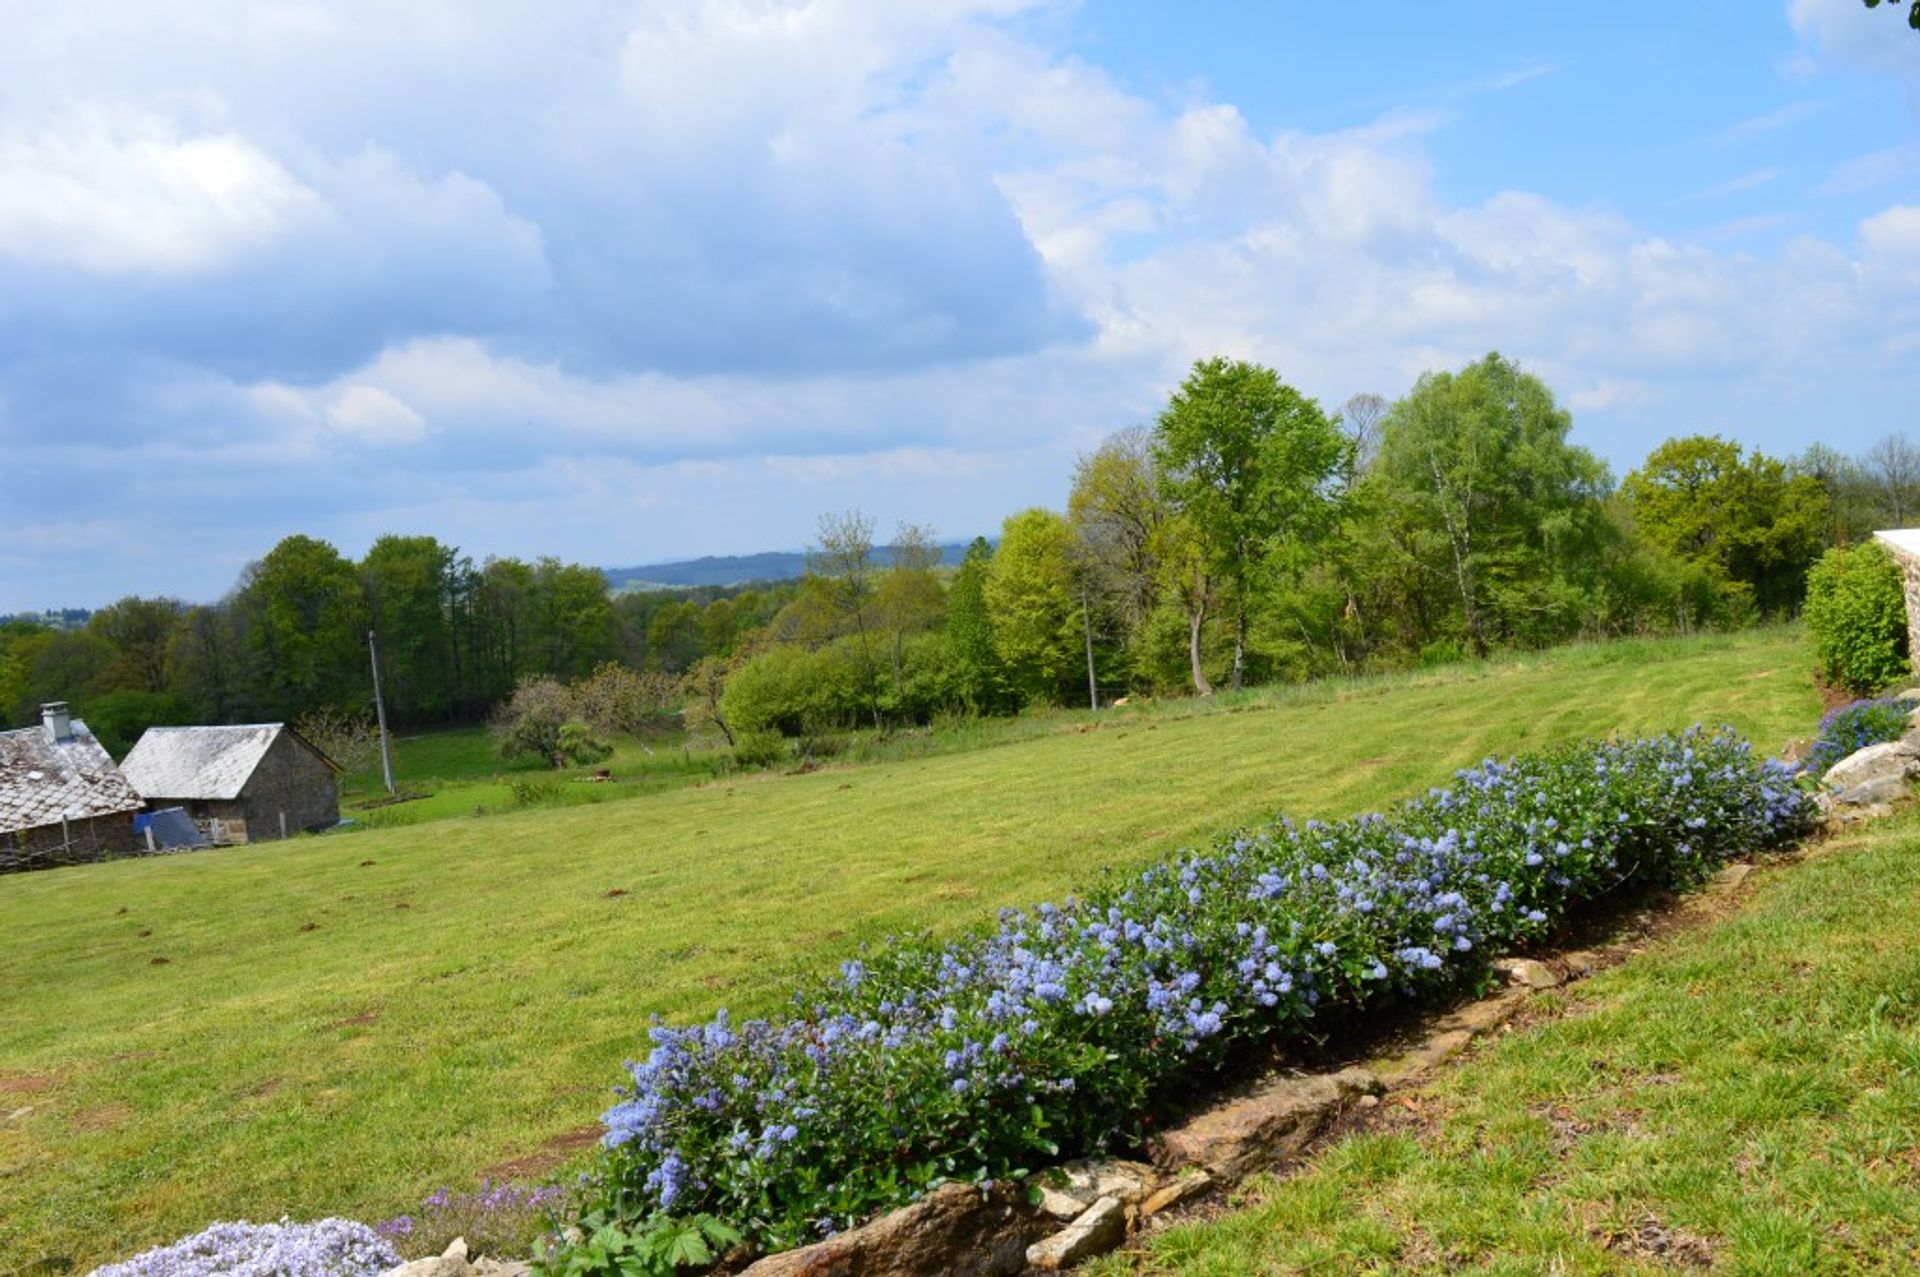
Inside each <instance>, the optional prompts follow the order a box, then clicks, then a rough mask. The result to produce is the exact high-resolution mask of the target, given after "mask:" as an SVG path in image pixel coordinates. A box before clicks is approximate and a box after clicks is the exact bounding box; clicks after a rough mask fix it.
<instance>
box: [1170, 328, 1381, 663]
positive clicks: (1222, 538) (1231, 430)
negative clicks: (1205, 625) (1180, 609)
mask: <svg viewBox="0 0 1920 1277" xmlns="http://www.w3.org/2000/svg"><path fill="white" fill-rule="evenodd" d="M1343 451H1344V449H1343V445H1342V441H1341V438H1340V434H1339V431H1338V430H1337V429H1336V428H1335V427H1334V425H1333V423H1332V422H1331V421H1329V420H1328V418H1327V416H1326V414H1325V413H1323V412H1321V411H1320V406H1319V405H1318V404H1317V403H1315V402H1314V401H1313V400H1312V399H1309V398H1308V397H1307V396H1305V395H1303V394H1301V393H1300V392H1299V391H1298V390H1296V389H1294V388H1293V387H1292V386H1289V385H1288V384H1287V383H1286V382H1284V381H1282V380H1280V377H1279V375H1278V374H1277V373H1275V372H1274V371H1273V369H1271V368H1267V367H1264V366H1262V365H1259V364H1251V363H1245V362H1242V361H1240V360H1233V359H1208V360H1202V361H1200V362H1198V363H1196V364H1194V366H1193V371H1192V372H1191V373H1189V374H1188V376H1187V379H1186V380H1185V381H1184V382H1182V383H1181V384H1180V388H1179V389H1178V390H1176V391H1175V392H1174V394H1173V397H1172V399H1171V400H1169V401H1168V404H1167V407H1166V410H1165V411H1163V412H1162V413H1161V414H1160V419H1159V422H1158V424H1157V425H1156V427H1155V431H1154V458H1155V460H1156V461H1157V463H1158V465H1159V474H1160V483H1161V487H1162V489H1163V490H1164V491H1165V493H1166V495H1167V496H1168V498H1169V499H1170V500H1171V501H1172V502H1173V504H1174V505H1175V506H1176V507H1178V508H1179V509H1180V511H1181V512H1182V514H1183V515H1184V516H1185V517H1186V519H1187V520H1188V522H1189V523H1190V524H1191V526H1192V530H1193V535H1194V538H1195V541H1196V543H1197V545H1198V547H1199V550H1200V553H1201V555H1202V556H1203V557H1204V559H1205V561H1206V565H1207V570H1208V574H1209V575H1210V576H1211V577H1212V578H1213V579H1214V580H1216V581H1218V582H1219V583H1220V587H1221V592H1222V595H1223V601H1224V604H1225V606H1226V608H1227V611H1228V614H1229V616H1230V617H1231V619H1232V624H1233V672H1232V675H1231V682H1232V686H1234V687H1235V688H1238V687H1239V686H1240V685H1241V683H1242V681H1243V677H1244V671H1245V666H1246V646H1247V619H1248V615H1249V613H1250V611H1251V609H1252V608H1253V606H1254V603H1255V600H1256V598H1257V597H1258V595H1259V593H1260V591H1261V588H1262V587H1263V585H1265V584H1266V582H1267V581H1268V580H1270V579H1271V578H1272V577H1273V576H1274V574H1275V573H1276V572H1278V573H1282V574H1286V573H1291V572H1293V571H1296V570H1297V569H1298V567H1299V565H1300V563H1301V562H1302V561H1303V559H1304V552H1305V550H1306V548H1307V547H1308V546H1309V545H1310V544H1311V542H1312V541H1313V540H1314V538H1315V537H1316V536H1317V535H1318V534H1319V533H1321V532H1322V531H1324V530H1325V528H1326V527H1327V526H1328V525H1329V522H1330V518H1331V513H1332V502H1331V499H1330V498H1331V496H1332V493H1331V490H1330V480H1331V479H1332V478H1333V477H1334V475H1335V473H1336V471H1337V470H1338V468H1339V466H1340V463H1341V457H1342V454H1343ZM1193 657H1194V664H1195V666H1196V667H1198V665H1199V630H1198V627H1197V626H1196V627H1195V630H1194V651H1193Z"/></svg>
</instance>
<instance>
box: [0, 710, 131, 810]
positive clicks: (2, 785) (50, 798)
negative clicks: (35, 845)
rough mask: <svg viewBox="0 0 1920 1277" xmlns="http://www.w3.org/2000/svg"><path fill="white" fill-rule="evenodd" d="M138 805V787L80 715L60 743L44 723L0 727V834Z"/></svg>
mask: <svg viewBox="0 0 1920 1277" xmlns="http://www.w3.org/2000/svg"><path fill="white" fill-rule="evenodd" d="M139 807H140V795H139V793H138V792H137V791H136V790H135V789H134V788H133V786H132V785H130V784H128V783H127V778H126V777H125V776H124V775H123V774H122V773H121V771H120V769H119V768H117V767H115V766H114V765H113V759H111V758H109V757H108V756H107V751H106V750H104V749H102V748H101V747H100V742H99V741H97V740H95V739H94V738H93V733H92V732H90V731H88V730H87V725H86V724H85V723H83V722H81V721H80V720H79V719H77V718H76V719H74V720H73V739H72V740H70V741H66V742H64V743H62V742H58V741H55V740H54V739H53V733H52V732H51V731H49V730H47V727H46V725H45V724H44V723H43V724H41V725H40V726H37V727H23V728H21V729H20V730H19V731H15V732H0V834H4V833H13V832H14V831H16V830H21V829H38V828H39V827H40V826H42V825H57V824H59V823H60V818H61V817H62V816H65V817H67V818H69V819H71V820H88V819H91V818H93V817H95V816H111V815H114V814H115V813H117V812H123V811H136V810H138V809H139Z"/></svg>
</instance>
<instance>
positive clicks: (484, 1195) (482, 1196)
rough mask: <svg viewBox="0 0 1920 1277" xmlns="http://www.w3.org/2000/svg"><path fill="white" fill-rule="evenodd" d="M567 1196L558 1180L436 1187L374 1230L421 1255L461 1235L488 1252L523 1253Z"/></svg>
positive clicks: (478, 1249)
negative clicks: (410, 1209) (535, 1183)
mask: <svg viewBox="0 0 1920 1277" xmlns="http://www.w3.org/2000/svg"><path fill="white" fill-rule="evenodd" d="M566 1199H567V1190H566V1189H565V1188H563V1187H561V1186H560V1185H557V1184H546V1185H541V1186H538V1187H535V1186H531V1185H525V1184H512V1183H500V1184H496V1183H494V1182H493V1181H492V1180H481V1181H480V1186H479V1187H478V1188H476V1189H474V1190H472V1191H470V1192H455V1191H454V1190H453V1189H450V1188H438V1189H435V1190H434V1191H433V1192H432V1193H430V1194H428V1195H427V1197H426V1198H425V1199H423V1200H422V1201H421V1203H420V1207H419V1209H418V1210H417V1211H415V1212H414V1213H413V1214H411V1215H396V1216H394V1217H393V1218H392V1219H389V1220H386V1221H385V1222H383V1223H381V1224H378V1225H375V1231H377V1232H379V1233H380V1234H381V1235H382V1236H384V1237H388V1238H391V1239H393V1241H394V1242H395V1243H396V1244H398V1245H399V1247H400V1248H401V1249H402V1250H403V1251H405V1252H407V1253H408V1254H409V1255H413V1256H416V1257H421V1256H426V1255H437V1254H439V1253H440V1252H441V1251H442V1250H443V1249H444V1248H445V1247H446V1245H447V1243H449V1242H451V1241H452V1240H453V1239H454V1238H456V1237H461V1238H465V1239H466V1241H467V1244H468V1245H469V1246H470V1247H471V1248H472V1249H474V1250H475V1251H479V1252H481V1253H485V1254H495V1253H501V1252H506V1253H516V1254H517V1253H523V1252H525V1251H526V1249H527V1248H528V1246H529V1245H530V1243H531V1242H532V1241H533V1240H534V1239H535V1238H536V1237H538V1236H540V1235H541V1234H542V1233H544V1232H545V1231H547V1226H548V1224H549V1222H550V1220H551V1217H552V1214H553V1212H555V1211H557V1210H558V1209H559V1208H560V1207H561V1206H562V1205H563V1204H564V1203H565V1201H566Z"/></svg>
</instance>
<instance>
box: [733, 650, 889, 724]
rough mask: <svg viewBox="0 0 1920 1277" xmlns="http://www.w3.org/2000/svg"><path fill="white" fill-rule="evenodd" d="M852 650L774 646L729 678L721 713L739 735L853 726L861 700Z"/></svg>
mask: <svg viewBox="0 0 1920 1277" xmlns="http://www.w3.org/2000/svg"><path fill="white" fill-rule="evenodd" d="M855 683H856V679H855V671H854V665H853V664H852V662H851V661H850V659H849V656H848V653H847V651H845V650H843V649H842V648H840V647H837V646H836V647H824V648H821V649H819V650H818V651H809V650H807V649H806V648H803V647H771V648H768V649H767V650H766V651H764V652H761V653H760V654H759V655H757V656H755V657H754V658H753V659H751V660H749V661H748V662H747V663H746V664H744V665H742V666H741V667H740V668H739V669H737V670H735V671H734V673H733V676H732V677H731V678H729V679H728V680H727V684H726V691H725V692H724V693H722V694H721V697H720V712H721V714H722V715H723V716H724V717H725V719H726V721H727V722H728V723H730V724H731V725H732V727H733V730H734V732H735V734H736V735H745V734H747V733H750V732H778V733H779V734H781V735H783V736H798V735H800V734H801V733H802V732H804V731H807V730H809V729H813V730H821V729H825V728H829V727H834V726H839V725H844V724H846V723H848V722H851V721H852V719H853V716H854V714H855V713H856V712H858V707H859V705H860V704H861V697H860V696H859V694H858V693H857V691H856V690H855Z"/></svg>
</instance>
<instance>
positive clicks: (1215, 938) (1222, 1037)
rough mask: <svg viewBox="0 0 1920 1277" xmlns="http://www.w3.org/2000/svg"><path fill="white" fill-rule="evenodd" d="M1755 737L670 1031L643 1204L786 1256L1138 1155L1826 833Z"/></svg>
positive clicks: (1515, 775)
mask: <svg viewBox="0 0 1920 1277" xmlns="http://www.w3.org/2000/svg"><path fill="white" fill-rule="evenodd" d="M1808 820H1809V804H1808V802H1807V799H1806V795H1805V794H1804V793H1802V792H1801V791H1800V790H1799V789H1798V788H1796V786H1795V785H1794V783H1793V777H1792V774H1791V772H1790V771H1789V770H1788V769H1786V768H1784V767H1782V766H1780V765H1779V764H1776V763H1771V762H1770V763H1766V764H1758V765H1757V764H1756V763H1755V762H1754V760H1753V758H1752V756H1751V751H1750V749H1749V747H1748V746H1747V744H1746V743H1745V742H1744V741H1742V740H1740V739H1739V738H1738V737H1736V736H1734V735H1733V734H1732V733H1731V732H1728V731H1724V730H1722V731H1719V732H1712V733H1709V732H1705V731H1702V730H1700V729H1698V728H1696V729H1694V730H1692V731H1690V732H1687V733H1684V734H1681V735H1676V736H1667V737H1660V738H1656V739H1650V740H1638V741H1607V742H1595V743H1589V744H1585V745H1581V746H1578V747H1572V748H1567V749H1562V750H1558V751H1555V752H1551V753H1547V754H1543V755H1538V756H1534V757H1530V758H1524V759H1518V760H1505V761H1500V760H1495V761H1488V762H1486V763H1483V764H1481V765H1480V766H1478V767H1475V768H1472V769H1469V770H1466V771H1462V772H1460V773H1458V774H1457V775H1456V777H1455V778H1454V781H1453V782H1452V783H1451V784H1450V785H1447V786H1444V787H1442V788H1437V789H1434V790H1432V791H1430V792H1429V793H1427V794H1426V795H1424V796H1422V797H1420V798H1418V799H1415V800H1413V801H1410V802H1407V803H1404V804H1401V805H1400V806H1398V807H1396V808H1395V809H1393V810H1392V811H1391V812H1390V813H1388V814H1386V815H1367V816H1361V817H1357V818H1354V819H1350V820H1343V821H1336V822H1333V823H1324V824H1323V823H1319V822H1310V823H1308V824H1306V825H1303V826H1297V827H1296V826H1295V825H1293V824H1291V823H1289V822H1287V821H1285V820H1281V821H1278V822H1276V823H1274V824H1273V825H1271V826H1269V827H1267V828H1264V829H1260V830H1255V831H1249V832H1246V833H1243V834H1240V835H1238V836H1235V837H1231V838H1228V839H1226V840H1223V841H1222V842H1221V843H1220V844H1218V845H1217V846H1216V847H1214V848H1213V849H1212V850H1211V851H1210V852H1208V853H1206V854H1196V853H1191V852H1183V853H1181V854H1179V855H1177V856H1175V857H1173V858H1171V859H1169V860H1166V861H1164V862H1162V863H1159V864H1156V865H1154V866H1153V867H1151V868H1149V869H1147V870H1145V871H1144V872H1140V873H1138V874H1134V875H1125V876H1122V875H1110V876H1109V877H1108V878H1106V879H1105V880H1103V881H1102V882H1100V883H1099V884H1097V885H1096V886H1095V887H1094V888H1093V889H1092V890H1090V891H1089V892H1088V893H1087V894H1086V895H1085V896H1084V897H1083V898H1081V899H1079V900H1069V901H1068V902H1067V903H1066V904H1065V905H1062V906H1055V905H1051V904H1043V905H1040V906H1038V907H1036V908H1034V909H1032V910H1009V911H1007V912H1005V913H1003V914H1002V915H1001V917H1000V920H999V924H998V926H997V927H995V928H993V929H991V930H988V931H983V932H979V933H974V934H969V935H966V936H963V937H962V938H960V939H958V940H953V941H949V942H945V943H936V942H933V941H931V940H918V941H907V942H901V943H894V944H890V945H887V946H884V947H882V948H880V949H879V950H877V951H875V952H872V953H865V954H863V955H862V957H861V958H860V959H858V960H855V961H850V962H848V963H846V964H845V966H844V967H843V968H842V970H841V973H840V976H839V978H838V979H836V980H833V981H830V982H826V983H823V984H821V985H819V986H816V987H813V988H810V989H806V990H803V991H802V992H801V993H800V994H799V995H798V997H797V999H796V1008H795V1011H794V1013H793V1014H792V1015H791V1016H790V1017H789V1018H786V1019H783V1020H778V1021H765V1020H756V1021H752V1022H750V1023H746V1024H741V1025H737V1026H736V1025H735V1024H734V1023H733V1022H732V1021H731V1020H730V1019H729V1018H728V1017H727V1015H726V1013H725V1012H722V1013H720V1014H719V1015H718V1016H716V1017H715V1018H714V1019H713V1020H712V1021H711V1022H710V1023H707V1024H703V1025H696V1026H693V1027H690V1028H685V1029H675V1028H670V1027H666V1026H663V1025H656V1026H655V1027H654V1028H653V1030H652V1039H653V1043H654V1046H653V1050H652V1053H651V1054H650V1055H649V1056H648V1057H647V1059H646V1060H645V1061H643V1062H641V1063H637V1064H632V1065H630V1066H629V1069H630V1072H631V1076H632V1085H631V1088H630V1089H627V1090H625V1091H623V1092H622V1099H621V1102H620V1103H618V1104H617V1105H616V1106H615V1107H614V1108H612V1109H611V1110H610V1111H608V1112H607V1114H606V1115H605V1117H604V1121H605V1123H606V1126H607V1135H606V1138H605V1145H606V1150H607V1151H606V1163H605V1165H604V1166H603V1172H604V1176H605V1181H606V1182H607V1183H608V1184H609V1185H611V1186H612V1187H611V1191H610V1200H611V1203H612V1204H613V1205H614V1206H615V1208H616V1209H617V1210H620V1211H623V1212H624V1213H626V1214H628V1215H630V1216H633V1217H640V1216H646V1215H650V1214H652V1213H653V1212H655V1211H664V1212H669V1213H672V1214H684V1213H691V1212H696V1211H709V1212H712V1213H714V1214H716V1215H719V1216H720V1217H722V1218H725V1219H727V1220H729V1221H731V1222H732V1223H734V1224H735V1225H736V1226H738V1227H740V1228H741V1229H742V1230H743V1231H745V1232H747V1233H748V1234H749V1235H750V1236H753V1237H754V1238H755V1239H756V1240H757V1241H759V1242H761V1243H763V1244H770V1245H787V1244H793V1243H797V1242H799V1241H802V1240H805V1239H807V1238H809V1237H811V1236H814V1235H818V1234H819V1233H822V1232H830V1231H832V1230H833V1229H835V1228H839V1227H845V1226H847V1225H848V1224H850V1223H852V1222H855V1221H857V1220H858V1219H860V1218H862V1217H864V1216H865V1215H867V1214H869V1213H871V1212H872V1211H873V1210H875V1209H879V1208H882V1207H885V1206H888V1205H892V1204H895V1203H897V1202H899V1201H902V1200H906V1199H908V1198H910V1197H911V1196H912V1195H914V1194H915V1193H917V1192H920V1191H922V1190H924V1189H925V1188H927V1187H928V1186H930V1185H931V1184H934V1183H936V1182H938V1181H940V1180H943V1179H970V1178H984V1177H997V1176H1003V1175H1008V1174H1017V1173H1019V1172H1020V1171H1021V1170H1022V1169H1024V1168H1031V1167H1034V1166H1036V1165H1039V1164H1043V1163H1045V1162H1047V1161H1049V1160H1052V1159H1053V1158H1054V1157H1055V1156H1057V1155H1060V1154H1062V1153H1064V1152H1072V1153H1085V1152H1091V1151H1094V1150H1097V1149H1100V1148H1102V1147H1104V1146H1108V1145H1111V1144H1113V1143H1116V1142H1134V1141H1137V1140H1139V1139H1140V1138H1141V1137H1142V1136H1143V1135H1145V1134H1146V1133H1147V1131H1148V1130H1149V1129H1150V1127H1151V1124H1152V1122H1153V1121H1154V1119H1155V1116H1156V1114H1157V1113H1161V1112H1164V1111H1165V1109H1166V1107H1167V1106H1168V1105H1169V1104H1170V1103H1174V1102H1177V1100H1178V1098H1179V1096H1180V1095H1181V1093H1182V1092H1183V1091H1184V1090H1187V1089H1188V1088H1190V1087H1191V1086H1192V1085H1194V1084H1195V1083H1196V1082H1198V1081H1200V1080H1201V1079H1204V1077H1205V1076H1206V1075H1207V1073H1208V1071H1209V1070H1211V1069H1213V1068H1215V1067H1217V1066H1218V1065H1219V1064H1220V1063H1221V1062H1222V1059H1223V1057H1224V1056H1225V1055H1226V1054H1227V1053H1228V1052H1229V1051H1230V1050H1233V1049H1234V1048H1236V1047H1239V1046H1245V1045H1247V1044H1252V1043H1265V1044H1274V1043H1284V1042H1285V1041H1287V1040H1288V1039H1289V1038H1290V1037H1294V1036H1297V1035H1298V1034H1300V1033H1301V1032H1302V1031H1303V1026H1304V1025H1305V1023H1306V1022H1307V1021H1309V1020H1310V1019H1312V1018H1313V1017H1314V1016H1315V1015H1316V1014H1318V1013H1321V1012H1323V1011H1324V1010H1326V1009H1327V1008H1329V1007H1330V1006H1342V1007H1347V1008H1359V1007H1364V1006H1366V1005H1368V1004H1371V1003H1374V1002H1376V1001H1379V1000H1381V999H1383V998H1386V997H1393V996H1406V995H1418V994H1420V993H1422V992H1423V991H1428V990H1431V989H1434V988H1436V987H1439V986H1443V985H1445V984H1447V983H1449V982H1452V981H1455V980H1457V979H1459V978H1460V977H1461V976H1462V975H1463V974H1465V973H1467V972H1470V971H1472V970H1474V969H1475V968H1477V967H1478V966H1479V965H1480V964H1482V963H1483V962H1484V961H1485V959H1486V957H1487V956H1488V955H1489V953H1490V952H1491V951H1497V950H1498V949H1500V948H1501V947H1503V946H1507V945H1511V944H1513V943H1515V942H1518V941H1523V940H1526V939H1529V938H1535V937H1539V936H1541V935H1543V934H1544V933H1545V932H1546V931H1547V929H1548V928H1549V927H1551V926H1552V925H1553V923H1554V921H1555V920H1556V919H1558V918H1560V917H1563V916H1564V915H1565V914H1566V913H1567V912H1568V911H1569V909H1571V908H1572V907H1574V906H1576V905H1577V904H1579V903H1580V902H1581V901H1583V900H1585V899H1589V898H1592V897H1594V896H1597V895H1600V894H1602V893H1604V892H1607V891H1609V890H1612V889H1614V888H1616V887H1619V886H1620V885H1622V884H1623V883H1626V882H1629V881H1634V882H1641V883H1649V884H1651V883H1660V884H1668V883H1684V882H1686V881H1689V880H1693V879H1697V878H1698V877H1699V876H1701V875H1703V874H1704V873H1705V872H1706V871H1707V870H1708V869H1710V868H1711V867H1712V865H1714V864H1715V863H1717V862H1718V861H1719V860H1721V859H1723V858H1725V857H1727V856H1731V855H1738V854H1743V853H1746V852H1750V851H1754V850H1758V849H1761V848H1765V847H1770V846H1775V845H1779V844H1781V843H1783V842H1785V841H1787V840H1789V839H1791V838H1793V837H1796V836H1798V835H1799V834H1800V833H1801V832H1803V831H1804V829H1805V828H1806V826H1807V822H1808Z"/></svg>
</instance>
